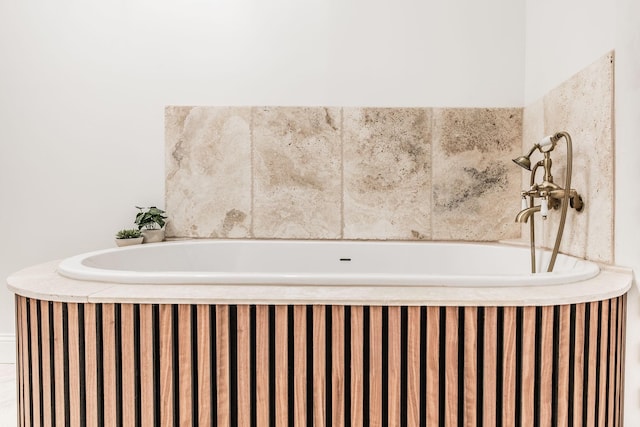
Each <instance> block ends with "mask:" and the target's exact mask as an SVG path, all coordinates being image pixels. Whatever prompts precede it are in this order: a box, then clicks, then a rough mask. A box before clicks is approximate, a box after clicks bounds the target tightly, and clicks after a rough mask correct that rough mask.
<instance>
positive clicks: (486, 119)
mask: <svg viewBox="0 0 640 427" xmlns="http://www.w3.org/2000/svg"><path fill="white" fill-rule="evenodd" d="M165 126H166V162H167V173H166V210H167V211H168V212H169V213H170V214H171V221H170V222H169V225H168V229H167V233H168V235H169V236H173V237H199V238H211V237H216V238H226V237H235V238H252V237H256V238H294V239H374V240H386V239H396V240H416V239H419V240H432V239H433V240H443V239H455V240H488V241H495V240H500V239H508V238H516V237H519V236H520V231H519V227H518V226H517V225H516V224H514V223H513V219H512V218H511V216H512V215H511V210H510V209H509V206H512V208H513V210H514V211H515V210H516V209H517V208H518V206H519V201H518V200H517V198H513V196H512V195H513V194H517V192H518V191H519V187H520V174H519V172H518V171H515V170H513V169H512V168H511V167H510V166H509V162H510V160H509V159H511V158H513V157H514V156H515V155H517V153H518V151H519V150H520V148H519V147H520V141H521V138H522V137H521V130H522V109H521V108H506V109H499V108H498V109H479V108H478V109H476V108H459V109H438V108H347V107H345V108H339V107H238V108H235V107H228V108H227V107H167V108H166V113H165Z"/></svg>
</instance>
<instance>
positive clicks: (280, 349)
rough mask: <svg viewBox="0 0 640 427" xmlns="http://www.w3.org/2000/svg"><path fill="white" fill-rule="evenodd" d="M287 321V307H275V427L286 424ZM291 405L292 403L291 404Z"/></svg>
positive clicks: (287, 396) (287, 395)
mask: <svg viewBox="0 0 640 427" xmlns="http://www.w3.org/2000/svg"><path fill="white" fill-rule="evenodd" d="M287 328H288V319H287V306H284V305H279V306H276V425H279V426H284V425H287V423H288V414H287V410H288V404H289V394H288V372H287V371H288V363H289V360H288V348H289V345H288V336H287ZM291 403H293V402H291Z"/></svg>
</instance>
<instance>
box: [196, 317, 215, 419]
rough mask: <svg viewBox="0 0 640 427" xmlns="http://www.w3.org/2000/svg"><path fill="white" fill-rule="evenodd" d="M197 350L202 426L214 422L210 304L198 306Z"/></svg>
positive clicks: (199, 414)
mask: <svg viewBox="0 0 640 427" xmlns="http://www.w3.org/2000/svg"><path fill="white" fill-rule="evenodd" d="M196 310H197V314H196V317H197V322H198V327H197V340H198V342H197V351H198V423H199V425H202V426H208V425H211V424H212V420H211V345H210V344H211V339H213V337H212V336H211V334H212V333H213V332H212V331H211V325H210V317H209V306H208V305H202V304H200V305H198V306H197V308H196Z"/></svg>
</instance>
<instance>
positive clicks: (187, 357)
mask: <svg viewBox="0 0 640 427" xmlns="http://www.w3.org/2000/svg"><path fill="white" fill-rule="evenodd" d="M178 363H179V366H180V369H179V371H178V374H179V379H178V384H177V385H175V386H174V387H177V390H178V393H179V402H180V403H179V405H180V409H179V412H178V413H179V414H180V425H188V424H190V423H191V419H192V406H193V404H192V399H191V398H192V393H191V390H192V388H191V381H192V380H191V369H190V367H191V306H190V305H187V304H180V305H178Z"/></svg>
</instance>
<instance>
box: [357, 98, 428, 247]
mask: <svg viewBox="0 0 640 427" xmlns="http://www.w3.org/2000/svg"><path fill="white" fill-rule="evenodd" d="M431 116H432V111H431V109H424V108H345V109H344V237H345V238H350V239H403V240H404V239H429V238H430V237H431V223H430V221H431V215H430V211H431Z"/></svg>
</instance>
